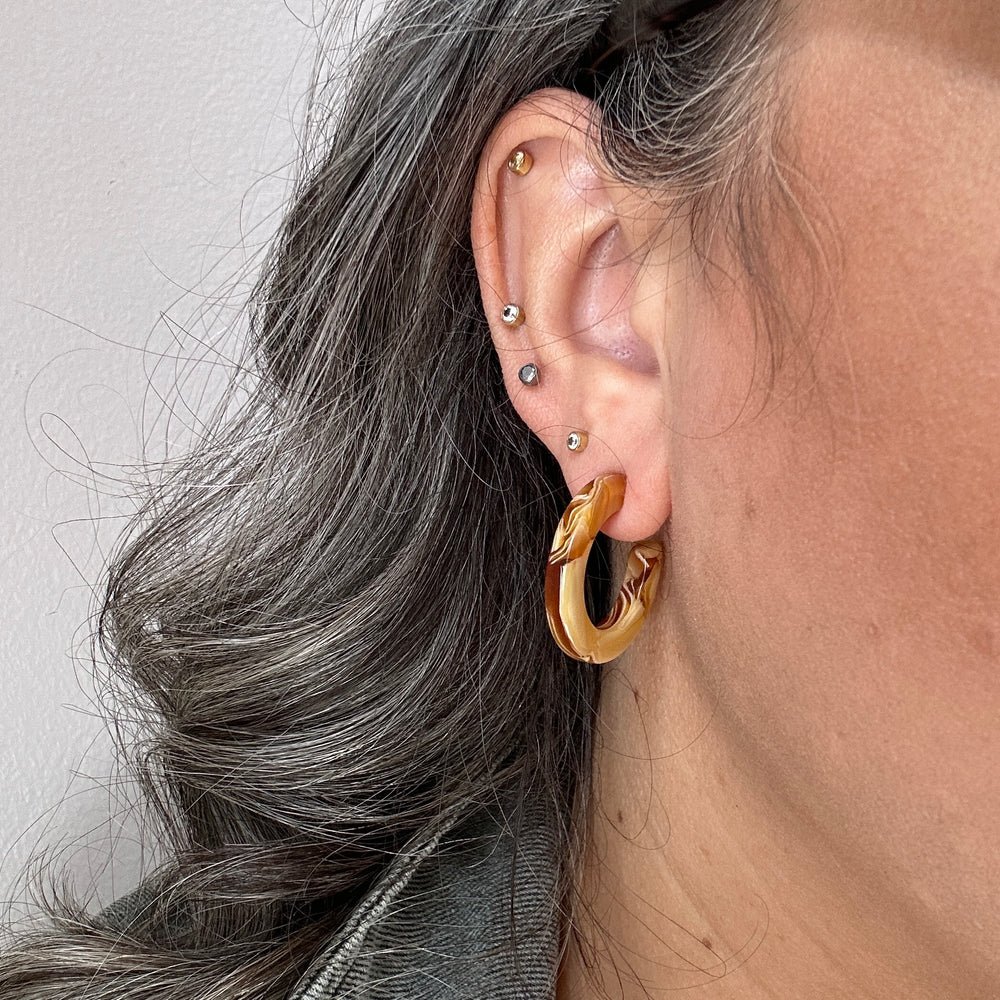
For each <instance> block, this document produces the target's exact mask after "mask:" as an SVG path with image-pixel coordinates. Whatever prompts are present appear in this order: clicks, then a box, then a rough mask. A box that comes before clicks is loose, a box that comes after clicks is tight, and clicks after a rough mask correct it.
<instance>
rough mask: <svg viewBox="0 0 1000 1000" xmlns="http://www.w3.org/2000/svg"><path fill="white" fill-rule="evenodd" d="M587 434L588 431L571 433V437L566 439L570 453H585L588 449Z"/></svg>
mask: <svg viewBox="0 0 1000 1000" xmlns="http://www.w3.org/2000/svg"><path fill="white" fill-rule="evenodd" d="M587 441H588V438H587V432H586V431H571V432H570V434H569V436H568V437H567V438H566V447H567V448H569V450H570V451H577V452H580V451H583V449H584V448H586V447H587Z"/></svg>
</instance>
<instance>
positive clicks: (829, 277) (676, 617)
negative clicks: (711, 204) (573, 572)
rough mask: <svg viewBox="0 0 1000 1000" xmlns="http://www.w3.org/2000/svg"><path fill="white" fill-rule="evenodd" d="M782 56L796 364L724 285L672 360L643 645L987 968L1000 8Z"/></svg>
mask: <svg viewBox="0 0 1000 1000" xmlns="http://www.w3.org/2000/svg"><path fill="white" fill-rule="evenodd" d="M788 41H789V54H788V55H787V57H786V60H785V63H784V65H783V67H782V69H781V71H780V77H781V84H780V86H779V89H780V91H781V92H782V94H783V95H784V98H785V101H784V105H783V111H784V117H783V118H782V120H781V121H780V123H779V128H778V136H779V138H778V142H777V146H776V155H777V156H778V159H779V161H780V165H781V172H782V174H783V176H784V178H785V180H786V182H787V185H788V191H789V196H790V199H791V200H793V201H794V202H796V203H798V205H799V206H800V207H801V212H802V220H801V224H800V225H799V226H798V227H797V226H796V224H795V223H794V222H793V221H791V218H790V217H789V216H783V217H780V218H778V219H777V220H772V224H773V225H774V226H777V227H780V230H781V235H780V236H776V237H775V238H774V240H773V246H772V247H771V248H769V250H770V256H771V261H770V263H771V267H772V268H773V270H774V274H775V275H776V276H777V279H778V280H779V282H780V284H781V286H782V287H783V288H784V289H785V291H786V293H787V296H788V299H787V306H788V309H787V310H786V313H785V314H784V315H783V316H780V317H779V319H778V325H777V327H776V330H775V333H776V337H777V339H778V340H779V341H781V343H782V345H783V348H784V351H785V358H784V363H783V365H782V367H781V368H780V370H779V371H778V374H777V375H776V376H775V378H774V379H773V381H772V382H771V383H770V385H769V386H768V389H769V393H768V395H767V396H766V398H765V396H764V395H763V394H762V391H761V389H760V384H759V382H758V383H753V382H752V380H751V378H750V373H751V372H752V371H753V369H754V366H755V362H756V363H757V365H758V376H759V362H760V360H761V351H763V350H765V348H763V347H761V346H760V345H758V344H757V343H756V339H755V334H754V327H753V324H752V321H751V319H750V309H749V308H748V307H747V305H746V303H745V302H744V301H743V300H742V299H741V298H740V297H739V296H726V295H723V294H720V290H719V287H720V284H719V282H715V288H714V290H713V291H709V290H708V289H707V288H706V289H705V290H704V292H703V293H697V292H696V293H695V295H694V300H693V301H692V302H689V304H688V305H689V308H688V311H687V319H686V321H685V323H684V324H683V325H682V327H681V328H679V329H678V328H673V327H672V328H671V329H670V330H669V331H668V338H669V342H668V344H667V352H668V354H669V357H670V359H671V373H672V374H671V387H672V391H673V393H674V399H673V400H672V401H671V413H672V426H671V428H670V433H671V485H672V493H673V515H672V523H671V529H670V531H671V540H672V544H673V586H672V589H671V598H670V604H669V611H668V619H669V620H667V621H665V622H664V628H663V631H662V632H661V631H659V630H657V631H656V633H655V634H654V637H653V638H652V639H651V640H650V641H663V642H669V643H670V644H672V645H673V644H676V645H677V647H678V648H679V649H680V650H681V651H682V653H683V654H684V656H685V658H686V659H687V660H688V662H694V663H697V664H698V665H699V669H700V670H701V671H702V672H703V675H704V676H705V677H707V679H708V684H709V686H710V688H711V690H712V692H713V698H715V699H717V701H716V703H715V705H714V711H715V712H716V713H717V715H716V719H717V720H718V721H719V722H720V723H722V724H723V725H724V726H728V727H729V730H728V731H729V732H731V733H732V739H733V740H734V741H735V742H736V743H737V744H738V745H739V750H740V754H741V755H742V759H744V760H746V761H749V762H750V765H751V766H754V767H759V768H760V772H761V773H762V774H765V775H767V778H768V780H769V781H771V782H773V786H772V787H773V794H774V795H775V797H777V798H780V799H782V801H785V802H786V803H790V804H792V807H793V808H794V809H795V810H797V811H798V812H799V813H800V815H802V816H803V817H805V819H806V820H807V821H808V822H809V823H811V824H813V827H814V828H815V830H816V831H818V833H817V835H818V836H820V837H821V839H822V841H823V843H824V844H825V849H827V850H829V852H830V858H831V864H833V863H836V862H840V863H843V864H845V865H850V866H853V868H852V870H856V871H858V872H862V873H864V879H865V884H866V887H867V889H868V890H869V891H870V892H872V893H874V894H876V895H877V897H878V898H880V899H891V900H894V901H895V902H896V903H897V904H898V907H899V908H901V910H902V912H903V913H904V915H905V917H906V918H907V920H909V921H911V922H912V925H913V927H914V928H915V930H917V929H919V933H920V934H921V935H923V936H924V937H927V935H930V936H931V937H933V935H934V934H935V933H937V931H936V930H934V928H935V927H936V928H938V929H939V930H940V934H941V935H945V936H946V938H945V937H942V938H941V941H942V942H945V941H946V940H947V941H951V942H953V943H954V942H956V941H961V943H962V946H963V947H965V948H971V949H973V951H977V952H978V953H979V954H980V955H984V956H992V957H993V959H994V960H995V953H996V945H995V942H996V940H997V939H998V934H1000V916H998V913H1000V908H998V906H997V886H998V885H1000V850H998V849H997V833H996V831H997V828H998V826H1000V600H998V597H1000V428H998V418H1000V296H998V287H1000V166H998V165H1000V6H998V5H994V4H992V3H964V2H963V3H959V2H956V3H949V4H941V3H939V2H936V0H923V2H921V0H912V2H904V0H898V2H896V0H894V2H890V3H876V4H873V3H868V2H860V0H859V2H853V0H852V2H842V0H830V2H817V3H812V2H804V3H802V4H801V5H799V6H798V7H796V9H795V11H794V12H793V16H792V20H791V22H790V29H789V38H788ZM793 214H794V213H793ZM767 228H768V227H767V225H765V227H764V231H765V232H767ZM775 232H777V230H776V231H775ZM657 636H658V637H659V638H658V640H657ZM666 636H669V638H665V637H666ZM928 939H929V938H928Z"/></svg>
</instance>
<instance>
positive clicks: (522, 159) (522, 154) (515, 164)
mask: <svg viewBox="0 0 1000 1000" xmlns="http://www.w3.org/2000/svg"><path fill="white" fill-rule="evenodd" d="M534 162H535V161H534V160H533V159H532V158H531V153H529V152H528V151H527V150H525V149H515V150H514V152H513V153H511V154H510V156H509V157H507V169H508V170H510V171H511V172H512V173H515V174H518V175H519V176H520V177H523V176H524V175H525V174H526V173H527V172H528V171H529V170H530V169H531V164H532V163H534Z"/></svg>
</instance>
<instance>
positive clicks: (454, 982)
mask: <svg viewBox="0 0 1000 1000" xmlns="http://www.w3.org/2000/svg"><path fill="white" fill-rule="evenodd" d="M513 823H516V824H517V827H516V835H515V831H514V829H513V828H512V824H513ZM555 845H556V838H555V837H554V836H553V835H552V827H551V823H550V821H548V820H547V818H546V817H545V815H544V814H543V812H542V811H541V810H540V809H531V810H527V811H525V812H522V813H521V814H519V815H518V816H517V817H516V819H513V818H511V816H510V814H509V813H508V811H507V810H506V809H504V808H503V807H502V806H500V805H498V806H497V807H496V808H490V809H480V810H479V811H477V812H476V813H475V814H473V815H472V816H471V817H470V818H468V819H465V820H463V821H461V822H459V823H457V824H456V825H453V826H452V827H451V828H450V829H447V830H446V831H445V832H444V833H443V834H439V835H438V836H436V837H434V838H433V839H432V840H430V841H428V842H427V843H425V844H423V845H422V846H420V847H419V848H417V849H414V850H413V851H410V852H408V853H406V854H405V855H403V856H401V857H400V858H399V859H397V861H396V863H395V864H394V865H393V866H392V867H391V868H390V869H389V871H388V873H387V874H386V876H385V878H383V879H382V881H381V882H380V883H379V884H378V886H377V887H376V888H375V889H374V890H373V891H372V893H370V894H369V896H368V897H367V898H366V899H365V900H364V902H363V903H362V904H361V905H360V906H359V907H358V908H357V910H355V913H354V916H353V918H352V919H351V920H350V921H349V922H348V924H347V925H346V926H345V927H344V928H343V929H342V930H341V931H340V933H339V934H338V935H337V936H336V938H334V939H333V940H332V941H331V942H330V944H329V945H328V946H327V947H326V948H324V949H323V951H322V952H321V953H320V954H319V955H318V956H317V958H316V960H315V961H314V962H313V963H312V965H311V967H310V968H309V970H308V971H307V972H306V974H305V975H304V976H303V977H302V979H301V980H300V981H299V983H298V985H297V986H296V987H295V989H294V990H293V991H292V993H291V995H290V997H289V1000H332V998H334V997H336V998H338V1000H341V998H344V1000H362V998H364V1000H404V998H405V1000H445V998H447V1000H459V998H461V1000H479V998H482V1000H486V998H489V1000H552V998H553V997H554V996H555V978H556V971H557V965H558V955H559V925H560V920H559V915H558V900H557V899H556V883H557V879H558V870H559V866H558V859H557V855H556V846H555Z"/></svg>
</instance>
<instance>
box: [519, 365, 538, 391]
mask: <svg viewBox="0 0 1000 1000" xmlns="http://www.w3.org/2000/svg"><path fill="white" fill-rule="evenodd" d="M517 377H518V378H519V379H520V380H521V381H522V382H523V383H524V384H525V385H532V386H534V385H538V365H535V364H532V363H531V362H528V364H526V365H522V366H521V368H520V369H519V370H518V373H517Z"/></svg>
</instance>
